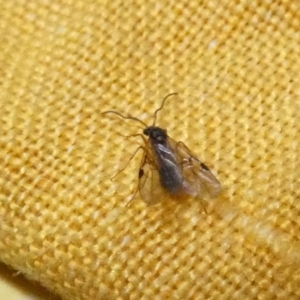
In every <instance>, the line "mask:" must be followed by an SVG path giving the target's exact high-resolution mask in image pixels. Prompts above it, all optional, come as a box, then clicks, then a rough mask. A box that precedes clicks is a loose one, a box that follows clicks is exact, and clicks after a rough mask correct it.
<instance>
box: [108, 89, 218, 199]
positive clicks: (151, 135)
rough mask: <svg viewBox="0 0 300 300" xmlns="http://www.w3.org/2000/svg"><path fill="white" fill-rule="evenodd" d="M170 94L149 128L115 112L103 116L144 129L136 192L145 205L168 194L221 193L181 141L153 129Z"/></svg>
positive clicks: (213, 195)
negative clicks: (112, 115) (138, 125)
mask: <svg viewBox="0 0 300 300" xmlns="http://www.w3.org/2000/svg"><path fill="white" fill-rule="evenodd" d="M171 95H174V94H169V95H168V96H167V97H165V98H164V100H163V102H162V105H161V107H160V108H159V109H157V110H156V111H155V113H154V122H153V125H152V126H147V125H146V124H145V123H144V122H143V121H141V120H139V119H138V118H134V117H130V116H128V117H127V116H123V115H122V114H120V113H118V112H115V111H106V112H104V113H103V114H106V113H114V114H117V115H119V116H121V117H122V118H124V119H132V120H135V121H138V122H140V123H141V124H143V126H144V127H145V129H144V131H143V133H144V135H145V136H147V137H148V139H147V138H146V137H144V136H142V137H143V140H144V146H140V147H139V148H138V149H137V151H138V150H139V149H143V150H144V153H143V158H142V162H141V166H140V169H139V173H138V178H139V185H138V190H139V192H140V195H141V197H142V198H143V200H144V201H145V202H146V203H148V204H155V203H158V202H160V201H161V200H163V199H164V198H165V197H167V196H168V195H170V196H171V197H177V196H178V197H181V196H186V195H190V196H192V197H195V198H201V199H209V198H216V197H217V196H218V195H219V194H220V192H221V184H220V182H219V181H218V180H217V179H216V177H215V176H214V175H213V174H212V173H211V171H210V170H209V168H208V167H207V166H206V165H205V164H204V163H203V162H201V161H200V160H199V159H197V157H196V156H195V155H194V154H193V153H192V152H191V151H190V150H189V149H188V148H187V147H186V146H185V145H184V144H183V143H182V142H175V141H174V140H173V139H172V138H170V137H169V136H168V135H167V131H166V130H165V129H162V128H160V127H158V126H155V121H156V116H157V113H158V112H159V111H160V110H161V109H162V108H163V105H164V102H165V100H166V99H167V98H168V97H169V96H171ZM137 151H136V152H135V153H134V155H135V154H136V153H137ZM134 155H133V156H134ZM133 156H132V157H133ZM132 157H131V158H132ZM130 160H131V159H130Z"/></svg>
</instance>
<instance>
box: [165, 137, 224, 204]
mask: <svg viewBox="0 0 300 300" xmlns="http://www.w3.org/2000/svg"><path fill="white" fill-rule="evenodd" d="M169 143H170V145H171V147H172V148H173V149H175V151H176V155H177V159H178V161H179V162H180V163H181V166H182V172H183V177H184V183H183V188H184V189H185V190H186V192H187V193H188V194H190V195H192V196H194V197H199V198H203V199H213V198H216V197H217V196H218V195H219V194H220V193H221V184H220V182H219V181H218V179H217V178H216V177H215V176H214V175H213V174H212V172H211V171H210V170H209V168H208V167H207V166H206V165H205V164H204V163H202V162H201V161H200V160H199V159H198V158H197V157H196V156H195V155H194V154H193V153H192V152H191V151H190V150H189V149H188V147H187V146H185V145H184V143H182V142H175V141H174V140H172V139H171V138H169Z"/></svg>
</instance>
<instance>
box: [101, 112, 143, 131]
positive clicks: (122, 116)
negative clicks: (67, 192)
mask: <svg viewBox="0 0 300 300" xmlns="http://www.w3.org/2000/svg"><path fill="white" fill-rule="evenodd" d="M105 114H115V115H118V116H120V117H121V118H123V119H128V120H134V121H137V122H140V123H141V124H142V125H143V126H144V127H148V126H147V125H146V123H144V122H143V121H142V120H140V119H138V118H135V117H130V116H124V115H122V114H120V113H119V112H117V111H114V110H108V111H105V112H103V113H102V115H105Z"/></svg>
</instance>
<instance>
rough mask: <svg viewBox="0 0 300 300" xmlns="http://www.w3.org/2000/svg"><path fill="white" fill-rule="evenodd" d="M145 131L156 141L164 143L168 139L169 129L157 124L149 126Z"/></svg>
mask: <svg viewBox="0 0 300 300" xmlns="http://www.w3.org/2000/svg"><path fill="white" fill-rule="evenodd" d="M143 132H144V134H145V135H147V136H149V138H150V139H151V140H152V141H153V142H154V143H164V142H165V141H166V139H167V131H166V130H165V129H162V128H160V127H157V126H149V127H147V128H146V129H144V131H143Z"/></svg>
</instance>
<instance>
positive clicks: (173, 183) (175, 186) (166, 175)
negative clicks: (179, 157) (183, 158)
mask: <svg viewBox="0 0 300 300" xmlns="http://www.w3.org/2000/svg"><path fill="white" fill-rule="evenodd" d="M159 175H160V182H161V185H162V186H163V187H164V188H166V189H167V190H168V191H169V192H170V193H171V194H176V193H178V192H179V190H180V189H181V188H182V182H183V178H182V174H180V173H179V170H178V167H174V165H168V164H164V165H163V166H161V168H160V169H159Z"/></svg>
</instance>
